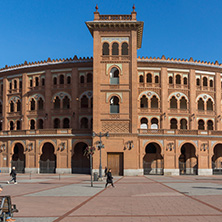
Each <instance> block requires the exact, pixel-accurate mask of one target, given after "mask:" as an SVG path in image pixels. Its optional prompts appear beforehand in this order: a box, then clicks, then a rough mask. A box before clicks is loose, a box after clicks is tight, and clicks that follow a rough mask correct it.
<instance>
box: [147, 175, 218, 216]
mask: <svg viewBox="0 0 222 222" xmlns="http://www.w3.org/2000/svg"><path fill="white" fill-rule="evenodd" d="M145 177H146V176H145ZM146 178H147V179H149V180H153V179H151V178H148V177H146ZM153 181H155V180H153ZM155 182H156V183H159V184H161V185H163V186H165V187H167V188H169V189H171V190H173V191H175V192H178V193H181V192H179V191H178V190H176V189H174V188H172V187H170V186H167V185H166V184H164V183H161V182H159V181H155ZM181 194H182V195H184V196H185V197H188V198H190V199H192V200H195V201H197V202H199V203H202V204H204V205H206V206H208V207H211V208H213V209H214V210H217V211H219V212H222V210H221V209H219V208H217V207H215V206H213V205H211V204H208V203H205V202H203V201H201V200H198V199H196V198H194V197H192V196H189V195H187V194H186V193H181Z"/></svg>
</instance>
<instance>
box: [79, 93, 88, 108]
mask: <svg viewBox="0 0 222 222" xmlns="http://www.w3.org/2000/svg"><path fill="white" fill-rule="evenodd" d="M88 107H89V99H88V97H87V96H86V95H84V96H83V97H82V98H81V108H88Z"/></svg>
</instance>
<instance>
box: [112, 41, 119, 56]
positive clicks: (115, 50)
mask: <svg viewBox="0 0 222 222" xmlns="http://www.w3.org/2000/svg"><path fill="white" fill-rule="evenodd" d="M112 55H119V44H118V43H116V42H114V43H113V45H112Z"/></svg>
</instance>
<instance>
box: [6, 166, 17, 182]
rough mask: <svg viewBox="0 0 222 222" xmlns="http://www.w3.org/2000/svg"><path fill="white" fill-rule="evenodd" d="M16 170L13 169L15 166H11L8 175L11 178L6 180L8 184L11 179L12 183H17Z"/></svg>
mask: <svg viewBox="0 0 222 222" xmlns="http://www.w3.org/2000/svg"><path fill="white" fill-rule="evenodd" d="M16 174H17V173H16V171H15V167H14V166H13V167H12V170H11V173H10V176H11V177H12V179H11V180H10V181H8V184H9V183H11V182H12V181H13V180H14V184H17V182H16Z"/></svg>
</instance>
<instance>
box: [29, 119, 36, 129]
mask: <svg viewBox="0 0 222 222" xmlns="http://www.w3.org/2000/svg"><path fill="white" fill-rule="evenodd" d="M30 129H31V130H32V129H35V120H34V119H32V120H31V121H30Z"/></svg>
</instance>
